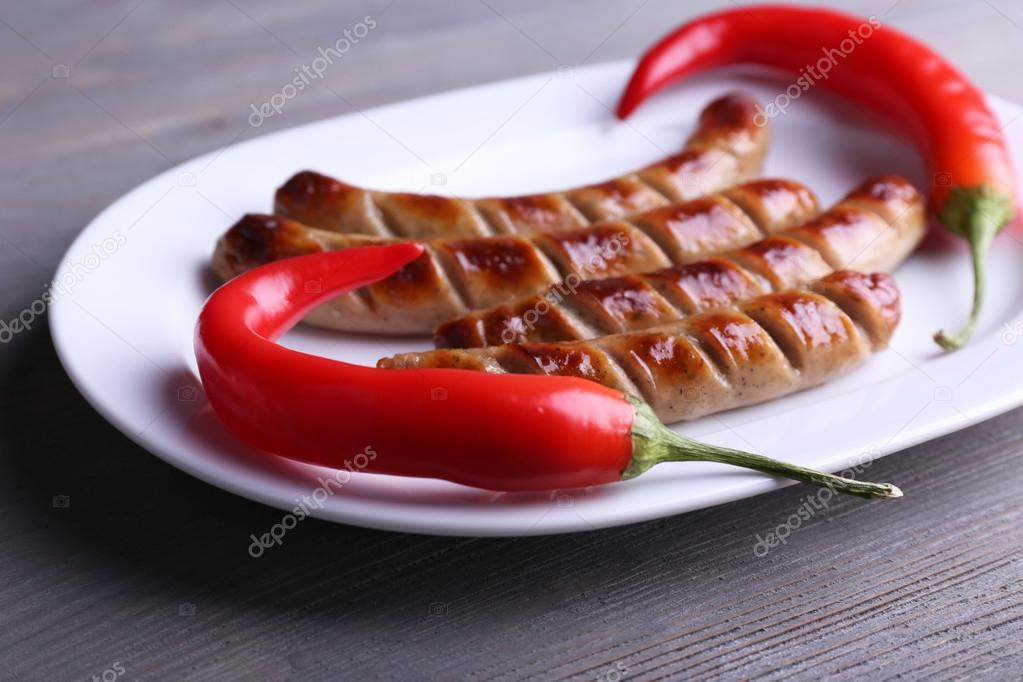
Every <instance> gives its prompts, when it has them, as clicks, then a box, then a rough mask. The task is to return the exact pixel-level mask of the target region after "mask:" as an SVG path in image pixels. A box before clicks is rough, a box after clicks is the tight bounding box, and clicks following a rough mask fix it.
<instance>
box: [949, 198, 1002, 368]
mask: <svg viewBox="0 0 1023 682" xmlns="http://www.w3.org/2000/svg"><path fill="white" fill-rule="evenodd" d="M1012 215H1013V201H1012V197H1011V196H1010V195H1009V194H1007V193H1005V192H999V191H997V190H995V189H993V188H992V187H991V186H990V185H987V184H984V185H980V186H979V187H970V188H963V187H955V188H953V189H952V194H951V195H950V196H949V198H948V201H946V202H945V206H944V207H943V208H942V209H941V215H940V216H939V217H940V219H941V222H942V223H944V224H945V225H946V226H947V227H948V228H949V229H950V230H952V231H953V232H955V233H956V234H958V235H959V236H961V237H963V238H965V239H966V241H967V242H969V245H970V257H971V259H972V261H973V305H972V306H971V308H970V316H969V318H967V320H966V323H965V324H964V325H963V326H962V328H961V329H960V330H959V331H958V332H956V333H955V334H948V333H946V332H945V331H944V330H942V331H939V332H938V333H937V334H935V335H934V340H935V341H936V342H937V344H938V345H939V346H941V347H942V348H944V349H945V350H947V351H954V350H957V349H959V348H962V346H963V345H964V344H965V343H966V342H967V341H968V340H969V339H970V335H971V334H972V333H973V329H974V327H976V326H977V320H978V319H980V309H981V306H982V305H983V304H984V282H985V280H986V278H987V277H986V266H985V263H986V261H987V254H988V251H989V250H990V249H991V242H992V241H994V238H995V236H996V235H997V234H998V233H999V232H1000V231H1001V230H1002V228H1004V227H1005V226H1006V224H1008V222H1009V221H1010V220H1012Z"/></svg>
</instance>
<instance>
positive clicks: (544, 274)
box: [214, 180, 817, 334]
mask: <svg viewBox="0 0 1023 682" xmlns="http://www.w3.org/2000/svg"><path fill="white" fill-rule="evenodd" d="M740 206H746V207H747V208H746V209H745V210H743V209H741V208H740ZM816 213H817V200H816V197H814V195H813V193H812V192H810V190H809V189H807V188H806V187H804V186H803V185H800V184H798V183H795V182H791V181H787V180H757V181H753V182H750V183H747V184H745V185H739V186H736V187H732V188H730V189H727V190H724V191H723V192H721V193H720V194H715V195H711V196H709V197H704V198H702V199H695V200H693V201H688V202H683V203H680V204H673V205H671V206H665V207H661V208H657V209H654V210H653V211H648V212H647V213H643V214H640V215H639V216H636V217H635V218H633V219H632V220H630V221H624V220H613V221H606V222H601V223H594V224H593V225H589V226H587V227H577V228H574V229H570V230H561V231H558V232H536V233H533V234H530V235H503V236H497V237H475V238H472V239H432V240H426V241H424V242H423V244H424V245H425V246H426V252H425V253H424V254H423V256H422V257H420V258H419V259H418V260H416V261H414V262H413V263H411V264H410V265H408V266H406V267H405V268H403V269H402V270H401V271H399V272H398V273H397V274H395V275H394V276H392V277H389V278H388V279H386V280H383V281H382V282H377V283H376V284H373V285H370V286H368V287H365V288H363V289H360V290H358V291H355V292H352V293H350V294H347V295H344V296H341V297H339V298H337V299H335V300H333V301H331V302H330V303H327V304H325V305H323V306H320V307H319V308H317V309H316V310H314V311H313V312H312V313H311V314H310V315H309V317H307V318H306V321H308V322H311V323H313V324H317V325H319V326H323V327H328V328H331V329H341V330H345V331H362V332H377V333H383V334H408V333H422V334H428V333H430V332H432V331H433V330H434V328H435V327H436V326H437V325H438V324H440V323H441V322H443V321H444V320H448V319H450V318H452V317H455V316H457V315H464V314H465V313H467V312H468V311H470V310H475V309H478V308H486V307H489V306H493V305H496V304H497V303H500V302H501V301H507V300H509V299H514V298H518V297H522V296H529V295H533V294H536V293H539V292H542V291H544V290H545V289H547V288H548V287H550V286H551V285H553V284H554V283H556V282H562V281H567V282H579V281H581V280H582V279H586V278H599V277H613V276H616V275H621V274H625V273H632V272H649V271H651V270H658V269H661V268H664V267H667V266H669V265H671V264H673V263H674V264H679V263H686V262H689V261H692V260H695V259H698V258H704V257H706V256H707V255H709V254H712V253H718V252H721V251H725V250H728V249H731V248H735V247H737V246H741V245H743V244H748V243H750V242H753V241H756V240H757V239H760V238H761V237H763V236H764V234H771V233H774V232H777V231H779V230H782V229H785V228H787V227H790V226H792V225H796V224H798V223H800V222H802V221H804V220H806V219H807V218H809V217H810V216H812V215H816ZM387 241H391V240H388V239H386V238H382V237H371V236H368V235H349V234H340V233H337V232H328V231H325V230H315V229H311V228H307V227H305V226H303V225H301V224H299V223H296V222H294V221H291V220H287V219H285V218H279V217H274V216H264V215H249V216H246V217H244V218H243V219H242V220H241V221H239V222H238V223H237V224H236V225H235V226H234V227H232V228H231V229H230V230H228V231H227V233H226V234H225V235H224V236H223V237H222V238H221V239H220V242H219V243H218V244H217V249H216V252H215V253H214V269H215V270H216V272H217V274H219V275H220V276H221V277H222V278H224V279H229V278H231V277H233V276H235V275H237V274H239V273H240V272H243V271H245V270H248V269H251V268H253V267H256V266H258V265H262V264H263V263H266V262H268V261H270V260H276V259H277V258H281V257H287V256H294V255H297V254H300V253H311V252H315V251H320V250H324V249H345V248H351V247H353V246H360V245H365V244H369V243H382V242H387Z"/></svg>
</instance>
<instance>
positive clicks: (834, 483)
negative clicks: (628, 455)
mask: <svg viewBox="0 0 1023 682" xmlns="http://www.w3.org/2000/svg"><path fill="white" fill-rule="evenodd" d="M629 401H630V402H631V403H632V404H633V406H634V407H635V409H636V419H635V422H634V423H633V426H632V441H633V444H634V446H633V454H632V460H631V461H630V463H629V466H628V467H627V468H626V469H625V471H624V472H623V473H622V480H628V479H630V478H635V477H636V476H639V475H640V474H642V473H643V472H645V471H647V470H648V469H650V468H651V467H653V466H655V465H657V464H660V463H661V462H718V463H721V464H731V465H733V466H738V467H743V468H745V469H753V470H755V471H760V472H763V473H765V474H770V475H772V476H781V477H783V478H789V479H792V480H795V481H801V482H803V483H809V484H811V485H816V486H820V487H822V488H829V489H830V490H833V491H834V492H837V493H844V494H846V495H855V496H857V497H865V498H868V499H874V498H887V497H902V491H901V490H899V489H898V488H897V487H896V486H894V485H892V484H890V483H867V482H864V481H857V480H854V479H851V478H843V477H841V476H835V475H833V474H826V473H824V472H822V471H815V470H813V469H807V468H806V467H801V466H798V465H796V464H788V463H786V462H781V461H778V460H776V459H771V458H770V457H764V456H762V455H755V454H753V453H750V452H743V451H742V450H732V449H731V448H723V447H719V446H715V445H708V444H706V443H700V442H697V441H694V440H692V439H689V438H685V437H683V436H680V435H678V434H677V433H675V432H674V431H672V430H671V429H669V428H668V427H667V426H665V425H664V424H663V423H662V422H661V420H660V419H658V418H657V416H656V415H655V414H654V412H653V410H652V409H650V406H649V405H647V404H646V403H644V402H643V401H641V400H638V399H636V398H634V397H632V396H629Z"/></svg>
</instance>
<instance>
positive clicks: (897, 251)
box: [434, 176, 925, 347]
mask: <svg viewBox="0 0 1023 682" xmlns="http://www.w3.org/2000/svg"><path fill="white" fill-rule="evenodd" d="M766 182H767V183H771V182H773V181H766ZM765 191H766V192H768V193H771V192H772V191H773V192H775V193H778V192H780V191H781V188H780V187H778V186H776V187H774V188H773V190H772V188H770V187H768V188H767V190H765ZM733 194H735V195H739V194H745V197H746V198H744V199H742V200H741V202H742V203H746V204H750V203H752V202H751V200H750V199H749V197H750V196H754V195H752V194H750V193H748V192H746V191H745V189H744V188H741V190H740V191H737V192H733ZM704 201H705V200H701V202H704ZM792 205H793V204H791V203H790V202H788V201H787V200H783V199H779V198H776V199H775V210H785V208H784V207H786V206H788V207H789V209H788V210H792V208H791V207H792ZM796 205H798V203H797V204H796ZM778 206H781V207H782V208H781V209H779V208H778ZM660 212H661V210H658V211H657V212H655V213H660ZM882 216H887V218H882ZM761 220H764V221H768V220H769V218H762V219H761ZM924 227H925V220H924V209H923V199H922V197H921V196H920V194H919V193H918V192H917V191H916V190H915V189H914V188H913V187H912V185H910V184H909V183H908V182H906V181H905V180H903V179H901V178H898V177H895V176H881V177H878V178H872V179H869V180H867V181H865V182H864V183H862V184H861V185H860V186H859V187H857V188H855V189H854V190H852V191H851V192H850V193H849V194H848V195H847V196H846V197H845V198H844V199H843V200H842V201H841V202H839V203H838V204H837V205H836V206H835V207H834V208H832V209H831V210H830V211H828V212H827V213H825V214H824V215H822V216H820V217H818V218H816V219H814V220H811V221H810V222H808V223H806V224H804V225H801V226H799V227H795V228H792V229H789V230H787V231H786V232H784V233H783V234H778V235H774V236H768V237H766V238H764V239H761V240H760V241H757V242H754V243H753V244H750V245H748V246H746V247H744V248H741V249H738V250H735V251H731V252H728V253H725V254H722V255H721V256H719V257H715V258H709V259H706V260H703V261H697V262H692V263H687V264H684V265H682V266H680V267H673V268H666V269H663V270H658V271H654V272H649V273H646V274H642V275H634V276H628V277H615V278H608V279H604V280H602V281H600V282H595V283H591V282H582V283H580V284H579V285H578V286H577V287H576V288H575V289H574V291H555V290H552V291H549V292H548V293H547V299H548V301H549V303H550V312H548V313H547V314H546V315H543V316H540V317H539V318H538V317H537V316H536V313H535V310H536V309H535V303H530V302H529V300H523V301H517V302H513V303H510V304H505V305H503V306H501V307H500V308H499V309H496V310H485V311H481V312H477V313H472V314H470V315H468V316H465V317H461V318H455V319H453V320H450V321H449V322H446V323H444V324H442V325H441V326H440V327H438V328H437V330H436V331H435V334H434V340H435V342H436V344H437V345H438V347H457V345H458V344H461V343H464V341H465V340H466V338H467V337H466V335H465V334H464V332H462V331H461V330H462V328H463V327H472V328H478V329H481V330H482V332H481V333H480V334H478V335H477V336H475V337H474V338H476V339H478V340H479V342H478V343H476V344H473V345H482V344H483V343H484V342H486V343H491V342H490V341H489V339H492V338H495V337H500V338H502V340H503V342H505V343H507V342H510V341H540V340H546V341H561V340H567V339H581V338H591V337H593V336H599V335H601V334H617V333H622V332H626V331H636V330H639V329H645V328H649V327H652V326H655V325H658V324H665V323H668V322H671V321H673V320H676V319H679V318H681V317H684V316H686V315H690V314H693V313H695V312H700V311H703V310H709V309H711V308H715V307H721V306H724V305H730V304H732V303H733V302H735V301H739V300H744V299H748V298H752V297H754V296H758V295H761V294H765V293H768V292H770V291H779V290H782V289H786V288H790V287H794V286H799V285H801V284H803V283H805V282H808V281H811V280H814V279H816V278H819V277H823V276H824V275H827V274H828V273H829V272H832V271H833V270H834V269H836V268H847V267H864V268H868V269H871V270H875V269H876V270H888V269H891V268H893V267H894V266H895V265H897V264H898V263H900V262H901V261H902V259H903V258H905V256H906V255H908V254H909V252H910V251H911V250H912V249H913V248H914V247H915V246H916V244H917V243H918V242H919V241H920V238H921V237H922V236H923V232H924ZM530 300H532V299H530ZM559 310H569V311H571V312H572V313H575V314H576V315H578V316H581V317H583V318H584V319H585V321H586V323H587V325H586V326H587V328H589V329H590V331H587V330H586V329H583V328H581V327H580V326H579V325H570V324H565V325H564V326H561V327H559V325H560V318H558V317H557V316H556V313H557V312H558V311H559ZM530 311H533V312H530ZM527 314H528V315H530V318H529V319H526V318H525V315H527ZM552 315H553V316H552ZM548 318H550V319H548ZM541 319H542V321H543V328H542V330H540V329H538V328H537V324H538V322H539V320H541ZM495 326H496V327H499V328H500V329H501V330H502V331H501V333H498V334H493V333H490V330H491V328H492V327H495ZM504 330H510V331H504ZM867 331H868V332H870V331H871V330H867ZM582 334H586V335H582Z"/></svg>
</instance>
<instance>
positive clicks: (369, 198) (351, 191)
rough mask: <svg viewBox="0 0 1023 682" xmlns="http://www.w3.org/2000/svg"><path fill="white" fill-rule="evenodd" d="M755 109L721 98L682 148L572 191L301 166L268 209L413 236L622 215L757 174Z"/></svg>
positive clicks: (315, 222) (334, 226)
mask: <svg viewBox="0 0 1023 682" xmlns="http://www.w3.org/2000/svg"><path fill="white" fill-rule="evenodd" d="M757 106H758V105H757V102H756V100H754V99H753V98H752V97H750V96H748V95H744V94H740V93H735V94H730V95H726V96H725V97H722V98H720V99H717V100H715V101H714V102H712V103H711V104H709V105H708V106H707V107H706V108H705V109H704V110H703V112H702V113H701V114H700V119H699V125H698V127H697V130H696V132H695V133H694V134H693V135H692V136H691V137H690V138H689V140H688V141H687V142H686V146H685V148H684V149H683V150H682V151H681V152H680V153H678V154H675V155H673V156H670V157H668V158H666V159H663V160H661V161H658V162H656V163H654V164H651V165H650V166H647V167H646V168H643V169H641V170H638V171H636V172H635V173H630V174H628V175H624V176H622V177H619V178H614V179H612V180H608V181H606V182H602V183H599V184H595V185H590V186H587V187H580V188H578V189H573V190H567V191H563V192H550V193H546V194H534V195H528V196H518V197H506V198H490V199H458V198H453V197H443V196H435V195H425V194H408V193H400V192H379V191H375V190H369V189H363V188H361V187H356V186H354V185H350V184H348V183H346V182H342V181H340V180H335V179H334V178H330V177H327V176H325V175H321V174H319V173H315V172H313V171H303V172H301V173H298V174H297V175H295V176H294V177H292V178H291V179H290V180H288V181H287V182H286V183H285V184H284V185H283V186H282V187H281V188H280V189H279V190H277V194H276V197H275V201H274V211H275V212H276V213H277V214H278V215H280V216H282V217H285V218H290V219H292V220H295V221H297V222H300V223H303V224H305V225H309V226H312V227H318V228H320V229H324V230H331V231H334V232H346V233H358V234H369V235H376V236H381V237H404V238H410V239H426V238H431V237H442V238H452V237H480V236H489V235H496V234H529V233H532V232H546V231H553V230H563V229H568V228H573V227H580V226H583V225H587V224H589V223H590V222H596V221H602V220H614V219H617V218H624V217H626V216H629V215H633V214H635V213H640V212H643V211H648V210H650V209H651V208H655V207H657V206H665V205H667V204H670V203H675V202H679V201H687V200H689V199H693V198H696V197H697V196H703V195H705V194H710V193H711V192H716V191H718V190H721V189H724V188H725V187H730V186H731V185H734V184H736V183H739V182H743V181H745V180H748V179H750V178H753V177H756V176H757V175H758V174H759V173H760V167H761V164H762V162H763V158H764V152H765V151H766V149H767V141H768V132H767V128H766V127H764V126H757V125H756V124H755V123H754V119H755V117H756V114H757V111H758V109H757Z"/></svg>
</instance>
